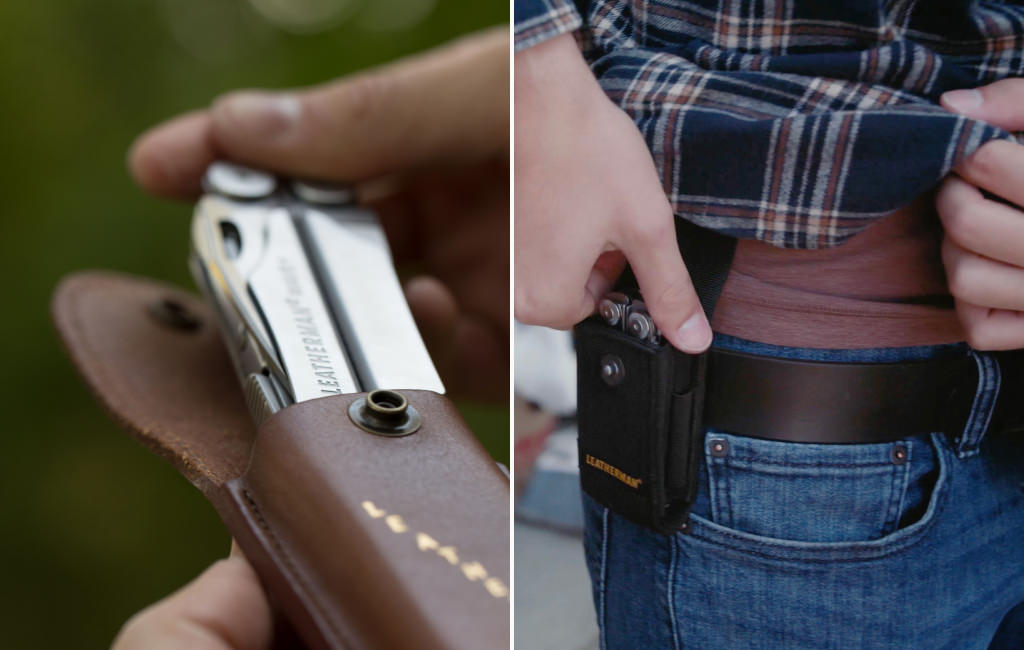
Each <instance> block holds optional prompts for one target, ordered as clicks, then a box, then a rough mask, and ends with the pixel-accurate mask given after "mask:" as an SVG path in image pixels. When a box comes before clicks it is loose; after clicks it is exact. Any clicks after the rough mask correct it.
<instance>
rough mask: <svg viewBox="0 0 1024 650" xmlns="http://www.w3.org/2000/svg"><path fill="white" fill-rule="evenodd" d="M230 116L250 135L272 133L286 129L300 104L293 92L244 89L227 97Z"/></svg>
mask: <svg viewBox="0 0 1024 650" xmlns="http://www.w3.org/2000/svg"><path fill="white" fill-rule="evenodd" d="M225 108H226V110H227V112H228V114H229V115H230V116H231V120H232V121H233V122H234V123H235V126H237V127H238V128H239V129H242V130H244V131H245V132H246V133H247V134H249V135H259V136H273V135H279V134H281V133H283V132H284V131H287V130H288V128H289V127H291V126H292V125H293V124H295V122H297V121H298V119H299V114H300V113H301V112H302V106H301V105H300V104H299V100H298V98H297V97H295V95H289V94H275V93H258V92H246V93H238V94H236V95H232V96H230V97H228V99H227V100H226V106H225Z"/></svg>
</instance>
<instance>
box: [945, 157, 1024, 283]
mask: <svg viewBox="0 0 1024 650" xmlns="http://www.w3.org/2000/svg"><path fill="white" fill-rule="evenodd" d="M935 207H936V210H937V211H938V213H939V218H940V219H941V220H942V226H943V228H944V230H945V232H946V235H948V236H949V237H950V238H952V239H953V241H955V242H956V243H957V244H958V245H960V246H961V247H962V248H965V249H967V250H969V251H973V252H974V253H977V254H979V255H983V256H984V257H988V258H991V259H994V260H998V261H1000V262H1005V263H1007V264H1012V265H1016V266H1024V248H1022V247H1021V245H1020V242H1024V212H1022V211H1020V210H1017V209H1015V208H1012V207H1010V206H1008V205H1005V204H1003V203H1000V202H998V201H991V200H989V199H986V198H985V196H984V195H983V194H982V193H981V192H979V191H978V189H977V188H976V187H974V186H973V185H971V184H970V183H967V182H965V181H963V180H961V179H960V178H957V177H956V176H951V177H949V178H948V179H946V181H945V182H943V184H942V187H941V188H940V189H939V192H938V194H937V195H936V197H935Z"/></svg>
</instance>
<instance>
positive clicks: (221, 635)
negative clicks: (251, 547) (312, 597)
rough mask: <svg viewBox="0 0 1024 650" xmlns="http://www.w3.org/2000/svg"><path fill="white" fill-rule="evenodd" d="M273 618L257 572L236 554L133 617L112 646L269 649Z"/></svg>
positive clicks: (125, 649)
mask: <svg viewBox="0 0 1024 650" xmlns="http://www.w3.org/2000/svg"><path fill="white" fill-rule="evenodd" d="M271 621H272V618H271V613H270V605H269V604H268V603H267V598H266V596H264V595H263V589H262V588H261V587H260V583H259V580H258V579H257V578H256V573H255V572H254V571H253V570H252V567H251V566H249V563H248V562H247V561H246V560H245V558H244V557H242V556H241V555H233V556H232V557H230V558H228V559H226V560H221V561H219V562H217V563H215V564H213V565H212V566H211V567H210V568H209V569H207V570H206V571H205V572H203V574H202V575H200V576H199V577H198V578H196V579H195V580H193V581H192V582H191V583H189V584H188V585H186V586H184V587H182V588H181V589H180V590H179V591H177V592H175V593H173V594H171V595H170V596H168V597H167V598H165V599H163V600H161V601H160V602H158V603H156V604H154V605H151V606H149V607H148V608H146V609H144V610H142V611H141V612H139V613H138V614H136V615H135V616H133V617H132V618H131V619H129V620H128V622H127V623H125V624H124V627H122V628H121V632H120V633H119V634H118V635H117V638H116V639H115V640H114V644H113V647H112V649H111V650H143V649H145V650H184V649H185V648H188V649H189V650H264V649H267V648H269V647H270V643H271V639H272V623H271Z"/></svg>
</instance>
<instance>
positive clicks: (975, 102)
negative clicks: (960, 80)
mask: <svg viewBox="0 0 1024 650" xmlns="http://www.w3.org/2000/svg"><path fill="white" fill-rule="evenodd" d="M942 101H943V102H944V103H945V104H946V105H947V106H949V107H950V108H952V109H953V110H954V111H956V112H957V113H969V112H971V111H973V110H974V109H976V108H978V107H979V106H981V102H982V97H981V93H980V92H978V91H977V90H974V89H970V90H950V91H949V92H945V93H942Z"/></svg>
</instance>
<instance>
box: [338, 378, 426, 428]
mask: <svg viewBox="0 0 1024 650" xmlns="http://www.w3.org/2000/svg"><path fill="white" fill-rule="evenodd" d="M348 415H349V417H350V418H351V419H352V421H353V422H354V423H355V424H356V426H358V427H359V428H360V429H362V430H363V431H366V432H367V433H373V434H376V435H378V436H390V437H393V438H399V437H402V436H407V435H409V434H410V433H416V432H417V431H418V430H419V428H420V426H421V425H422V424H423V418H422V417H420V414H419V412H418V411H417V410H416V409H414V408H413V407H412V405H411V404H409V402H408V400H406V399H405V395H402V394H401V393H399V392H398V391H395V390H380V389H378V390H373V391H370V392H369V393H367V394H366V396H365V397H360V398H359V399H357V400H356V401H354V402H352V404H351V406H349V409H348Z"/></svg>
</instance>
